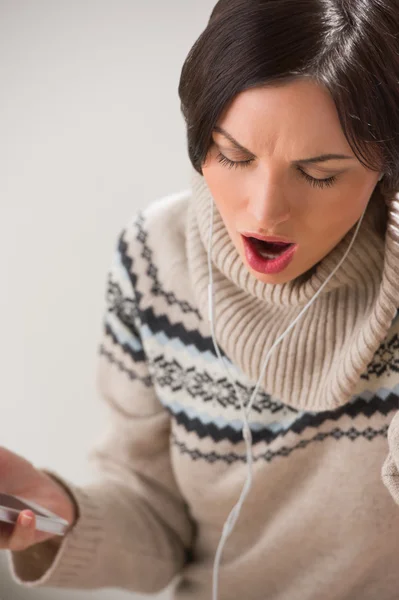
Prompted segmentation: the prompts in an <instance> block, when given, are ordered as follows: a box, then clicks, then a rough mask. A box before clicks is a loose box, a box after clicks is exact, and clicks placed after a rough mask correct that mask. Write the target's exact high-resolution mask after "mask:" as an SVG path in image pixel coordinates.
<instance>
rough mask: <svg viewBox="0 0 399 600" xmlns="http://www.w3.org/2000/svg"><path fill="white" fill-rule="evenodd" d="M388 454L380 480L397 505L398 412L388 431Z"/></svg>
mask: <svg viewBox="0 0 399 600" xmlns="http://www.w3.org/2000/svg"><path fill="white" fill-rule="evenodd" d="M388 444H389V453H388V456H387V458H386V460H385V462H384V465H383V467H382V480H383V482H384V484H385V485H386V487H387V488H388V491H389V492H390V494H391V496H392V498H393V499H394V500H395V502H396V503H397V504H399V412H397V413H396V415H395V416H394V418H393V419H392V421H391V424H390V426H389V429H388Z"/></svg>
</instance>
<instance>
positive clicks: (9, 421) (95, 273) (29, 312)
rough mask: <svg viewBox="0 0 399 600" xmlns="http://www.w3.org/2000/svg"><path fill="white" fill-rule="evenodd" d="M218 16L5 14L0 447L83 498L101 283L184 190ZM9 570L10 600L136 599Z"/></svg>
mask: <svg viewBox="0 0 399 600" xmlns="http://www.w3.org/2000/svg"><path fill="white" fill-rule="evenodd" d="M215 2H216V0H201V2H198V0H171V1H169V2H168V1H167V0H153V1H149V0H140V1H136V0H112V1H111V0H108V1H105V0H30V1H28V0H0V85H1V93H0V273H1V280H0V281H1V283H0V286H1V293H0V365H1V366H0V369H1V370H0V373H1V377H0V402H1V419H0V445H2V446H6V447H8V448H10V449H11V450H13V451H15V452H18V453H20V454H22V455H24V456H26V457H27V458H29V459H30V460H31V461H32V462H33V463H34V464H36V466H38V467H48V468H51V469H54V470H56V471H58V472H59V473H61V474H62V475H63V476H65V477H67V478H69V479H70V480H72V481H74V482H75V483H77V484H82V483H84V482H85V480H86V479H87V478H88V477H89V476H90V471H89V467H88V464H87V462H86V455H87V453H88V451H89V448H90V445H91V443H92V441H93V440H94V439H95V438H96V437H97V435H98V432H99V431H101V428H102V426H103V423H104V421H103V419H104V416H105V415H104V413H103V410H102V408H101V406H100V403H99V400H98V396H97V392H96V388H95V365H96V353H97V344H98V341H99V335H100V331H101V320H102V313H103V309H104V290H105V276H106V271H107V269H108V266H109V264H110V260H111V256H112V252H113V249H114V246H115V242H116V238H117V236H118V234H119V231H120V230H121V228H122V227H123V226H124V225H125V223H126V222H127V220H128V219H129V218H130V217H131V216H132V215H133V214H134V213H135V212H136V211H137V209H139V208H141V207H143V206H145V205H147V204H148V203H149V202H151V201H153V200H155V199H157V198H159V197H162V196H164V195H167V194H169V193H173V192H176V191H180V190H182V189H185V188H187V187H188V184H189V177H190V165H189V161H188V158H187V150H186V132H185V125H184V121H183V117H182V116H181V113H180V101H179V98H178V94H177V87H178V82H179V77H180V71H181V67H182V65H183V62H184V59H185V57H186V55H187V53H188V51H189V49H190V48H191V46H192V44H193V43H194V41H195V40H196V38H197V37H198V35H199V34H200V33H201V31H202V30H203V29H204V27H205V26H206V23H207V20H208V18H209V15H210V12H211V9H212V7H213V5H214V4H215ZM0 486H1V482H0ZM0 562H1V565H0V567H1V569H2V572H0V597H1V598H2V600H8V599H11V598H12V600H22V599H31V600H39V599H40V600H41V599H43V600H45V599H46V600H50V599H51V600H56V599H57V598H59V599H60V600H61V599H66V598H68V600H69V599H72V598H74V599H76V600H79V599H81V600H84V599H86V598H90V599H94V598H96V599H99V600H100V599H108V598H109V599H112V600H117V599H122V598H133V597H134V598H136V596H132V595H131V594H130V593H127V592H117V591H115V590H109V589H108V590H103V591H95V592H76V593H75V592H71V591H64V592H58V591H55V590H49V589H47V590H46V589H37V590H27V589H25V588H22V587H20V586H16V585H15V584H13V583H12V582H11V578H10V575H9V573H8V572H6V571H4V565H5V553H4V552H0ZM3 571H4V572H3Z"/></svg>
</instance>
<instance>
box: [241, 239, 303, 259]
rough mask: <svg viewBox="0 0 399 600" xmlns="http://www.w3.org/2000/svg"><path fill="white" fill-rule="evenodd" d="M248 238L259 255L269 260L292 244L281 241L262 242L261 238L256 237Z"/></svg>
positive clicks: (282, 252) (279, 254)
mask: <svg viewBox="0 0 399 600" xmlns="http://www.w3.org/2000/svg"><path fill="white" fill-rule="evenodd" d="M248 239H249V241H250V243H251V244H252V245H253V247H254V249H255V250H256V252H257V253H258V254H259V255H260V256H262V257H263V258H269V259H271V260H273V259H275V258H277V257H278V256H281V255H282V254H284V252H286V251H287V250H288V249H289V248H291V246H293V244H285V243H283V242H264V241H263V240H257V239H256V238H248Z"/></svg>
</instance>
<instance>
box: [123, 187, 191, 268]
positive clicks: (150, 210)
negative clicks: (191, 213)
mask: <svg viewBox="0 0 399 600" xmlns="http://www.w3.org/2000/svg"><path fill="white" fill-rule="evenodd" d="M190 198H191V190H183V191H181V192H176V193H174V194H169V195H167V196H163V197H162V198H158V199H156V200H155V201H154V202H152V203H151V204H150V205H149V206H148V207H147V208H145V209H144V210H142V211H140V212H139V213H136V214H135V215H134V216H133V217H132V218H131V219H130V220H129V222H128V223H127V225H126V226H125V228H124V229H123V231H122V234H121V237H122V238H123V239H124V241H125V243H126V244H128V246H129V247H130V248H131V250H132V251H133V252H134V251H135V250H136V251H137V250H140V248H141V249H142V250H145V248H146V246H147V245H149V246H151V249H152V251H153V252H156V253H157V254H160V255H162V256H165V254H166V255H167V257H168V259H169V260H170V259H172V260H175V259H178V258H179V256H180V254H181V253H182V252H184V251H185V235H186V231H185V223H186V215H187V208H188V203H189V201H190Z"/></svg>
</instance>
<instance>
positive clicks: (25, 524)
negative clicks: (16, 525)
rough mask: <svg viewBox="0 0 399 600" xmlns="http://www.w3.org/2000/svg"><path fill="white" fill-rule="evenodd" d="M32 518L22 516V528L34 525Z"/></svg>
mask: <svg viewBox="0 0 399 600" xmlns="http://www.w3.org/2000/svg"><path fill="white" fill-rule="evenodd" d="M32 520H33V519H32V517H31V516H30V515H22V517H21V525H22V527H29V525H30V524H31V523H32Z"/></svg>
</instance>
